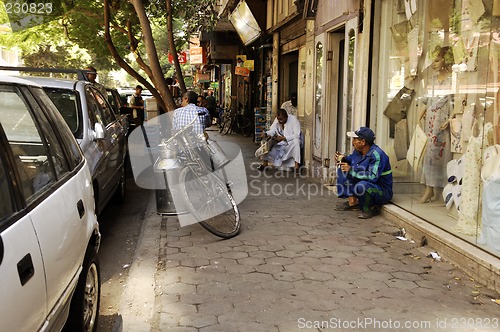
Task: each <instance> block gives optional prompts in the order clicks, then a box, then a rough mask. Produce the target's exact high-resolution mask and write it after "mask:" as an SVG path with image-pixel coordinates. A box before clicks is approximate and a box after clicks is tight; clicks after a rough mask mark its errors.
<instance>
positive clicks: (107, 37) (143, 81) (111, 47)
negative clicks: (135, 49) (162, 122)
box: [104, 0, 173, 110]
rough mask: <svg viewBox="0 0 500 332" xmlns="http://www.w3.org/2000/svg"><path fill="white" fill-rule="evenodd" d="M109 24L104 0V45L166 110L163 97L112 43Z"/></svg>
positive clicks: (106, 3)
mask: <svg viewBox="0 0 500 332" xmlns="http://www.w3.org/2000/svg"><path fill="white" fill-rule="evenodd" d="M109 24H110V10H109V2H108V0H104V40H105V41H106V45H107V46H108V49H109V51H110V53H111V55H112V56H113V58H114V59H115V61H116V62H117V63H118V65H119V66H120V67H121V68H123V69H124V70H125V71H126V72H127V73H128V74H129V75H131V76H132V77H134V78H135V79H136V80H137V81H138V82H139V83H141V84H142V85H144V87H145V88H146V89H148V90H149V91H151V93H152V94H153V96H154V97H155V99H156V100H157V103H158V106H159V107H160V108H162V109H164V110H167V106H166V105H165V102H164V99H163V98H162V96H161V95H160V93H159V92H158V91H157V90H156V88H155V87H154V86H153V85H152V84H151V83H149V82H148V81H147V80H146V79H145V78H144V77H142V76H141V75H140V74H139V73H138V72H136V71H135V70H134V69H133V68H132V67H130V65H129V64H128V63H127V62H126V61H125V60H123V58H122V57H121V56H120V54H119V53H118V51H117V50H116V47H115V45H114V44H113V40H112V39H111V35H110V33H109ZM172 99H173V98H172Z"/></svg>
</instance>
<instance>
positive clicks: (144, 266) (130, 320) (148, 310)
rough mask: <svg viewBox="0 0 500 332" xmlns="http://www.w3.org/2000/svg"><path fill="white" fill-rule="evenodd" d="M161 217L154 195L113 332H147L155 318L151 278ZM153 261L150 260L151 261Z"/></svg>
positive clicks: (157, 247) (155, 265)
mask: <svg viewBox="0 0 500 332" xmlns="http://www.w3.org/2000/svg"><path fill="white" fill-rule="evenodd" d="M160 222H161V216H159V215H158V214H157V213H156V200H155V192H154V190H153V191H151V197H150V199H149V202H148V206H147V208H146V212H145V215H144V221H143V224H142V227H141V235H140V237H139V240H138V242H137V248H136V252H135V255H134V259H133V261H132V263H131V265H130V269H129V273H128V276H127V282H126V284H125V285H124V287H125V290H124V291H123V294H122V298H121V300H120V311H119V313H120V316H119V318H118V319H117V320H119V321H120V322H117V324H116V325H115V328H114V329H113V332H119V331H125V332H129V331H130V332H135V331H150V330H151V325H152V324H153V321H154V315H155V310H154V309H155V298H156V294H155V286H156V283H155V276H156V270H157V261H158V259H157V258H158V251H159V246H160V238H159V236H158V234H159V228H160ZM152 257H154V259H152Z"/></svg>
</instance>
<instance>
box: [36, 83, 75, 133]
mask: <svg viewBox="0 0 500 332" xmlns="http://www.w3.org/2000/svg"><path fill="white" fill-rule="evenodd" d="M44 90H45V92H46V93H47V95H48V96H49V98H50V99H51V100H52V102H53V103H54V105H56V107H57V109H58V110H59V112H60V113H61V115H62V116H63V118H64V120H65V121H66V123H67V124H68V126H69V128H70V129H71V132H72V133H73V135H74V136H75V137H76V138H81V137H78V136H80V135H79V133H80V132H81V128H80V122H81V121H80V116H79V114H80V113H79V111H78V100H77V97H76V92H75V91H72V90H67V89H56V88H44Z"/></svg>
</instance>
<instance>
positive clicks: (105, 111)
mask: <svg viewBox="0 0 500 332" xmlns="http://www.w3.org/2000/svg"><path fill="white" fill-rule="evenodd" d="M55 71H57V70H55ZM25 79H26V80H29V81H31V82H33V83H35V84H37V85H40V86H42V87H43V89H44V90H45V92H46V93H47V95H48V96H49V97H50V99H51V100H52V101H53V102H54V104H55V105H56V107H57V108H58V109H59V112H60V113H61V115H62V116H63V118H64V120H65V121H66V123H67V124H68V126H69V128H70V129H71V131H72V133H73V135H74V136H75V138H76V139H77V141H78V143H79V144H80V147H81V148H82V151H83V154H84V156H85V158H86V159H87V163H88V165H89V167H90V173H91V174H92V180H93V187H94V196H95V202H96V212H97V214H98V215H99V214H100V213H101V212H102V210H103V209H104V207H105V206H106V204H108V202H109V201H110V200H111V199H112V198H115V200H116V201H117V202H123V200H124V197H125V187H126V182H125V157H126V154H127V136H126V135H127V132H128V122H127V121H124V120H123V119H122V118H121V117H120V115H118V117H117V115H116V114H115V112H114V110H113V108H112V106H111V105H110V104H109V101H108V96H107V95H106V96H103V95H102V94H101V92H100V91H99V89H97V88H96V87H95V85H93V84H92V83H90V82H88V81H85V80H68V79H56V78H47V77H34V76H31V77H26V78H25Z"/></svg>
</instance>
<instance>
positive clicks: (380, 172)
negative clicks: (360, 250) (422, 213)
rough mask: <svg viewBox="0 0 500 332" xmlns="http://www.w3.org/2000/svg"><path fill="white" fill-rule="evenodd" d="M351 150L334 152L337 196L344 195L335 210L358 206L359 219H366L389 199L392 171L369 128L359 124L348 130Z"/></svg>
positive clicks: (378, 211) (347, 209)
mask: <svg viewBox="0 0 500 332" xmlns="http://www.w3.org/2000/svg"><path fill="white" fill-rule="evenodd" d="M347 136H349V137H351V138H352V146H353V147H354V151H353V152H352V153H351V154H350V155H348V156H344V155H342V154H340V153H339V152H336V153H335V159H336V160H337V162H338V164H339V168H338V170H337V195H338V196H339V197H341V198H348V201H347V202H344V203H343V204H340V205H338V206H336V207H335V210H340V211H351V210H358V209H361V213H360V214H359V215H358V217H359V218H362V219H368V218H371V217H373V216H376V215H378V214H379V213H380V206H381V205H383V204H386V203H388V202H389V201H390V200H391V199H392V170H391V165H390V164H389V157H388V156H387V154H386V153H385V152H384V151H383V150H382V149H381V148H380V147H378V146H377V145H376V144H374V141H375V134H374V133H373V131H372V130H371V129H370V128H367V127H361V128H359V129H358V130H356V131H354V132H352V131H351V132H348V133H347Z"/></svg>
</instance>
